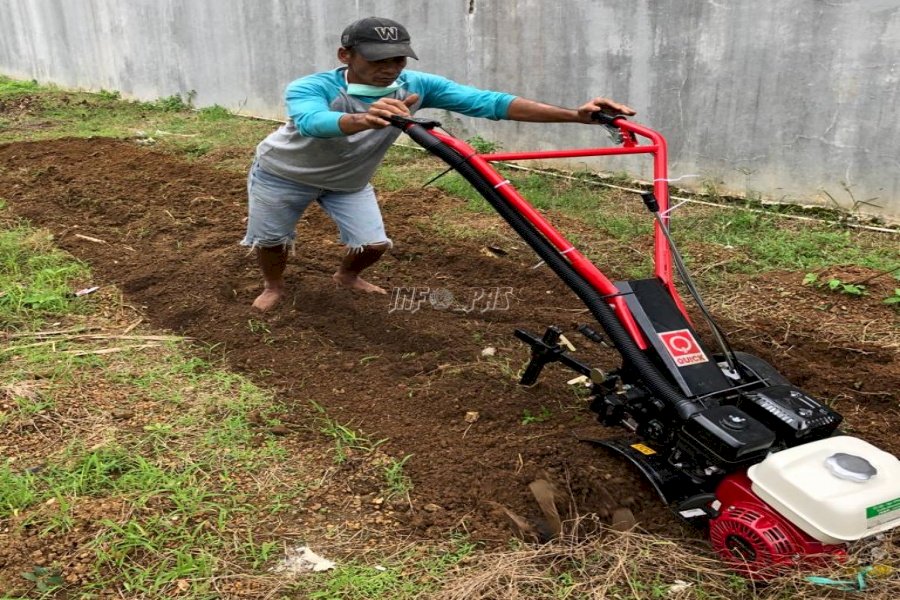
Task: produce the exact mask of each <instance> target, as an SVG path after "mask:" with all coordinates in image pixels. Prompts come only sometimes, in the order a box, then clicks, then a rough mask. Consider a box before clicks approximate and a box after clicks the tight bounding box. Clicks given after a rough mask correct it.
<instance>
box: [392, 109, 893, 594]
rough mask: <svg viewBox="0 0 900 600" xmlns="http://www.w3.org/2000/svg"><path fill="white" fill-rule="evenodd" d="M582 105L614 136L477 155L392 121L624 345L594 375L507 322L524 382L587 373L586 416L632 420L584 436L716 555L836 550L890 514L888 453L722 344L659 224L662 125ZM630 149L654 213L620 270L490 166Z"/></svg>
mask: <svg viewBox="0 0 900 600" xmlns="http://www.w3.org/2000/svg"><path fill="white" fill-rule="evenodd" d="M593 118H594V119H595V120H597V121H599V122H600V124H602V125H604V126H606V127H607V128H608V129H609V130H610V132H611V133H612V134H613V135H614V139H615V140H616V142H615V145H613V146H610V147H601V148H587V149H571V150H553V151H545V152H513V153H487V154H482V153H479V152H477V151H476V150H475V149H474V148H472V147H471V146H470V145H468V144H466V143H465V142H463V141H461V140H459V139H456V138H454V137H453V136H451V135H449V134H447V133H446V132H444V131H442V130H438V128H439V127H440V123H437V122H435V121H429V120H425V119H415V118H402V117H397V118H394V119H393V120H392V124H393V125H395V126H396V127H399V128H401V129H402V130H403V131H404V132H406V133H407V134H408V135H409V136H410V137H411V138H412V139H413V140H415V141H416V142H417V143H418V144H420V145H421V146H422V147H424V148H425V149H426V150H428V151H429V152H431V153H432V154H434V155H435V156H437V157H439V158H441V159H442V160H444V161H445V162H446V163H447V164H448V165H449V166H450V168H451V169H455V170H456V171H457V172H458V173H459V174H460V175H462V177H464V178H465V179H466V180H467V181H468V182H469V183H471V184H472V186H474V187H475V189H476V190H478V192H479V193H480V194H481V195H482V196H484V198H485V199H486V200H487V201H488V202H489V203H490V204H491V206H493V208H494V209H496V211H497V212H498V213H499V214H500V216H501V217H503V219H504V220H506V222H507V223H508V224H509V225H510V226H511V227H512V228H513V229H514V230H515V231H516V233H518V234H519V235H520V236H521V237H522V239H523V240H524V241H525V242H527V243H528V245H529V246H530V247H531V248H532V249H533V250H534V251H535V252H536V253H537V254H538V256H539V257H540V258H541V259H542V260H543V261H544V262H545V263H546V264H547V265H548V266H549V267H550V268H551V269H552V270H553V271H554V272H555V273H556V275H558V276H559V277H560V278H561V279H562V280H563V281H564V282H565V283H566V285H568V286H569V287H570V288H571V289H572V291H574V292H575V294H577V295H578V297H579V298H580V299H581V300H582V301H583V302H584V304H585V306H586V307H587V308H588V309H589V311H590V313H591V314H592V315H593V317H594V318H595V319H596V320H597V322H598V323H599V325H600V327H601V328H602V330H603V332H605V337H604V336H603V335H602V334H601V333H599V332H598V331H596V330H595V329H593V328H591V327H590V326H588V325H583V326H581V327H580V328H579V329H580V331H581V332H582V333H583V334H584V335H585V336H586V337H587V338H588V339H590V340H592V341H594V342H597V343H603V344H608V345H611V346H612V347H614V348H615V349H616V350H617V351H618V352H619V354H620V355H621V357H622V364H621V366H620V367H618V368H617V369H615V370H613V371H610V372H606V373H604V372H603V371H602V370H600V369H596V368H591V367H589V366H588V365H586V364H585V363H583V362H582V361H580V360H578V359H576V358H574V357H573V356H571V355H570V354H569V353H568V352H567V351H566V350H565V349H564V347H562V346H561V345H560V336H561V333H562V332H561V330H560V329H559V328H557V327H553V326H551V327H549V328H548V329H547V330H546V332H545V333H544V334H543V335H542V336H540V337H538V336H536V335H534V334H531V333H529V332H527V331H524V330H516V332H515V335H516V336H517V337H518V338H519V339H521V340H523V341H524V342H526V343H528V344H529V345H530V346H531V360H530V362H529V364H528V366H527V367H526V369H525V371H524V374H523V376H522V379H521V383H522V384H525V385H529V384H533V383H534V382H535V381H536V379H537V377H538V375H539V374H540V372H541V370H542V368H543V367H544V366H545V365H546V364H547V363H549V362H554V361H558V362H560V363H562V364H563V365H565V366H566V367H568V368H571V369H572V370H574V371H576V372H578V373H580V374H581V375H584V376H586V377H587V378H588V381H589V385H590V391H591V396H590V400H591V402H590V408H591V410H592V411H594V412H595V413H596V414H597V417H598V420H599V421H600V422H601V423H603V424H604V425H607V426H610V427H612V426H621V427H623V428H625V429H627V430H628V431H630V432H631V433H630V434H626V435H628V436H629V437H627V438H622V439H611V440H590V441H593V442H595V443H597V444H599V445H601V446H603V447H605V448H607V449H609V450H612V451H615V452H616V453H618V454H619V455H621V456H622V457H624V458H625V459H627V460H628V461H629V462H630V463H632V464H633V465H634V466H636V467H637V469H639V471H640V472H641V473H642V474H643V475H644V476H645V477H646V478H647V479H648V480H649V481H650V483H651V484H652V485H653V487H654V488H655V489H656V491H657V492H658V493H659V496H660V497H661V498H662V500H663V502H665V503H666V504H667V505H668V506H669V507H671V509H672V510H673V511H674V512H675V513H676V514H677V515H678V516H680V517H682V518H684V519H686V520H688V521H690V522H692V523H695V524H697V525H699V526H702V527H705V528H707V529H708V532H709V537H710V540H711V542H712V545H713V547H714V548H715V549H716V551H717V552H718V553H719V554H720V556H721V557H722V558H723V559H724V560H725V561H726V562H727V563H728V564H730V565H731V567H732V568H733V569H734V570H736V571H737V572H739V573H742V574H744V575H747V576H749V577H753V578H757V579H765V578H767V577H768V576H771V575H772V574H774V573H778V572H781V571H783V570H784V569H785V568H786V567H789V566H791V565H794V564H798V563H799V564H801V565H802V564H807V565H815V564H821V563H822V561H830V560H833V559H835V558H838V559H839V558H840V557H843V556H846V554H847V551H848V545H849V544H850V543H851V542H855V541H857V540H861V539H863V538H868V537H870V536H874V535H876V534H879V533H881V532H885V531H887V530H889V529H892V528H894V527H897V526H898V525H900V461H898V459H897V458H896V457H895V456H893V455H892V454H889V453H887V452H884V451H882V450H880V449H878V448H876V447H875V446H873V445H872V444H869V443H868V442H866V441H864V440H861V439H858V438H855V437H851V436H847V435H842V434H841V433H840V431H839V429H838V426H839V425H840V423H841V421H842V417H841V415H839V414H838V413H836V412H835V411H833V410H832V409H831V408H829V407H828V406H827V405H826V404H824V403H823V402H821V401H819V400H817V399H816V398H814V397H812V396H810V395H809V394H807V393H806V392H804V391H803V390H801V389H799V388H797V387H795V386H793V385H791V383H790V382H789V381H788V380H787V379H786V378H785V377H784V376H782V375H781V374H780V373H779V372H778V371H777V370H776V369H775V368H774V367H773V366H772V365H771V364H769V363H767V362H766V361H764V360H762V359H761V358H758V357H756V356H753V355H752V354H748V353H745V352H739V351H735V350H733V349H732V348H731V347H730V346H729V344H728V341H727V339H726V337H725V334H724V332H723V331H722V330H721V329H720V328H719V327H718V326H717V325H716V323H715V321H714V320H713V319H712V317H711V316H710V315H709V312H708V311H707V309H706V308H705V306H704V304H703V302H702V300H701V298H700V296H699V294H698V293H697V291H696V289H695V287H694V284H693V282H692V281H691V279H690V276H689V274H688V273H687V271H686V269H685V268H684V264H683V262H682V260H681V258H680V255H679V253H678V251H677V248H676V246H675V244H674V242H673V240H672V237H671V236H670V234H669V218H670V215H669V213H668V209H669V194H668V183H667V181H668V179H667V177H668V176H667V158H666V142H665V139H664V138H663V137H662V135H660V134H659V133H658V132H656V131H654V130H652V129H649V128H647V127H643V126H640V125H637V124H635V123H633V122H630V121H628V120H627V119H626V118H625V117H623V116H621V115H606V114H604V113H601V112H598V113H595V114H594V115H593ZM629 154H650V155H651V156H652V158H653V173H654V177H653V179H654V185H653V191H652V192H651V191H648V192H645V193H643V194H641V196H642V199H643V202H644V204H645V205H646V207H647V209H648V211H649V212H650V213H651V214H652V215H653V218H654V220H655V224H654V263H655V266H654V273H653V277H649V278H647V279H638V280H633V281H619V282H613V281H611V280H610V279H608V278H607V277H606V276H605V275H604V274H603V273H602V272H601V271H600V270H599V269H598V268H597V267H596V266H595V265H594V264H593V263H592V262H591V261H589V260H588V259H587V258H586V257H585V256H584V255H583V254H581V253H580V252H579V251H578V249H576V248H575V247H574V246H573V245H572V244H571V243H570V242H569V241H568V240H567V239H566V238H565V237H564V236H563V235H562V234H561V233H560V232H559V231H557V230H556V229H555V228H554V227H553V226H552V225H551V224H550V223H548V222H547V221H546V220H545V219H544V218H543V217H542V216H541V214H540V213H538V211H537V210H535V209H534V207H532V206H531V205H530V204H529V203H528V202H527V201H526V200H525V199H524V198H523V197H522V196H521V195H520V194H519V193H518V192H517V191H516V190H515V189H514V187H513V185H512V184H511V183H510V182H509V181H508V180H507V179H505V178H504V177H503V176H502V175H500V174H499V173H498V172H497V171H496V170H494V168H493V167H492V166H491V164H490V163H492V162H497V161H518V160H528V159H551V158H571V157H582V156H610V155H629ZM448 170H450V169H448ZM673 266H674V269H675V270H676V271H677V272H678V275H679V276H680V278H681V280H682V282H683V284H684V287H685V289H687V290H688V292H689V293H690V294H691V296H692V297H693V298H694V301H695V302H696V305H697V307H698V308H699V311H700V313H701V314H702V315H703V318H704V319H705V320H706V321H708V323H709V328H710V330H711V331H712V335H711V337H713V338H715V340H714V341H715V346H714V348H715V349H712V350H711V349H710V348H709V347H708V346H707V345H706V344H705V343H704V341H703V340H701V339H700V337H699V336H698V334H697V332H696V331H695V329H694V326H693V325H692V322H691V319H690V318H689V317H688V313H687V311H686V310H685V306H684V304H683V301H682V299H681V297H680V296H679V293H678V291H677V290H676V287H675V282H674V280H673Z"/></svg>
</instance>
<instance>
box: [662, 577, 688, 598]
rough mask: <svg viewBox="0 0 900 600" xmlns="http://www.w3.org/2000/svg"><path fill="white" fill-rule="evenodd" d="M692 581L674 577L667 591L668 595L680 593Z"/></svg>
mask: <svg viewBox="0 0 900 600" xmlns="http://www.w3.org/2000/svg"><path fill="white" fill-rule="evenodd" d="M692 585H694V584H693V583H691V582H689V581H682V580H680V579H676V580H675V583H673V584H672V585H670V586H669V589H668V593H669V595H670V596H674V595H675V594H680V593H682V592H684V591H685V590H687V589H688V588H690V587H691V586H692Z"/></svg>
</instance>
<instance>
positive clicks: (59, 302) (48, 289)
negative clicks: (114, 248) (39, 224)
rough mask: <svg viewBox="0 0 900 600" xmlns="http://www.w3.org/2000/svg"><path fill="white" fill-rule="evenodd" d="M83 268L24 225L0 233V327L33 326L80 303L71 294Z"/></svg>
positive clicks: (85, 274) (83, 276) (82, 275)
mask: <svg viewBox="0 0 900 600" xmlns="http://www.w3.org/2000/svg"><path fill="white" fill-rule="evenodd" d="M87 279H88V271H87V267H86V266H85V265H84V264H83V263H79V262H77V261H74V260H72V258H71V257H70V256H68V255H65V254H63V253H62V252H59V251H58V250H56V249H55V248H54V246H53V239H52V237H51V236H50V235H49V234H47V233H46V232H41V231H37V230H34V229H31V228H28V227H27V226H24V225H18V226H13V227H12V228H9V229H0V294H2V295H0V327H2V328H4V329H18V328H20V327H23V326H25V325H31V326H37V325H39V324H40V323H42V322H44V321H46V320H47V319H49V318H54V317H56V316H59V315H61V314H65V313H67V312H70V311H72V310H77V309H78V308H79V307H80V306H81V304H82V303H80V302H78V301H74V299H73V298H72V297H71V293H72V292H74V291H75V289H76V288H75V283H76V282H78V281H81V282H85V281H87Z"/></svg>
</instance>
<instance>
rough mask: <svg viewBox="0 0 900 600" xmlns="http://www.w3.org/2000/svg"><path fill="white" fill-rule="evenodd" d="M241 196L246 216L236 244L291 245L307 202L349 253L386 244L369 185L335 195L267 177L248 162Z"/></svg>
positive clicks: (374, 199)
mask: <svg viewBox="0 0 900 600" xmlns="http://www.w3.org/2000/svg"><path fill="white" fill-rule="evenodd" d="M247 196H248V197H249V209H248V213H249V214H248V219H247V234H246V235H245V236H244V239H243V240H242V241H241V245H242V246H250V247H256V246H263V247H265V248H272V247H275V246H283V247H287V246H293V244H294V239H295V238H296V237H297V221H299V220H300V217H301V216H303V212H304V211H305V210H306V207H307V206H309V204H310V203H311V202H312V201H313V200H315V201H316V202H318V203H319V205H320V206H321V207H322V208H323V209H324V210H325V212H326V213H328V216H330V217H331V219H332V220H333V221H334V222H335V224H337V226H338V230H339V231H340V234H341V242H342V243H344V244H346V245H347V247H348V249H349V250H350V251H351V252H353V251H360V250H362V248H363V246H368V245H372V244H385V243H386V244H390V243H391V240H390V239H389V238H388V237H387V235H386V234H385V232H384V221H383V220H382V218H381V210H380V209H379V208H378V200H377V199H376V198H375V189H374V188H373V187H372V186H371V184H370V185H367V186H366V187H364V188H363V189H361V190H359V191H356V192H335V191H332V190H325V189H322V188H317V187H312V186H308V185H304V184H302V183H298V182H296V181H291V180H290V179H284V178H283V177H279V176H278V175H273V174H272V173H269V172H268V171H265V170H263V169H262V168H261V167H260V166H259V164H258V163H256V162H254V163H253V166H252V167H251V168H250V174H249V175H248V176H247Z"/></svg>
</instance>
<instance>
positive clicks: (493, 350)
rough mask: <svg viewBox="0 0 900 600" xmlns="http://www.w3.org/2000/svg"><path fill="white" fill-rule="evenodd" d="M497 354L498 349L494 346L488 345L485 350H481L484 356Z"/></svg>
mask: <svg viewBox="0 0 900 600" xmlns="http://www.w3.org/2000/svg"><path fill="white" fill-rule="evenodd" d="M495 354H497V349H496V348H494V347H493V346H488V347H487V348H485V349H484V350H482V351H481V355H482V356H494V355H495Z"/></svg>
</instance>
